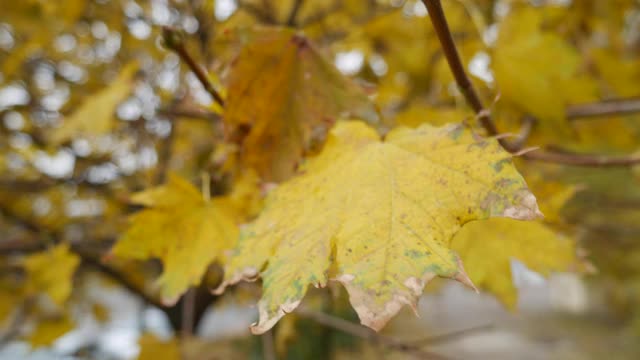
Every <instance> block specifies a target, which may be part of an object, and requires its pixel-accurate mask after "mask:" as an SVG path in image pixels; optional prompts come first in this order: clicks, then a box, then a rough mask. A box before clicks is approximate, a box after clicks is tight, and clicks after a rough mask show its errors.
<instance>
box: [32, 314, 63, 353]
mask: <svg viewBox="0 0 640 360" xmlns="http://www.w3.org/2000/svg"><path fill="white" fill-rule="evenodd" d="M37 321H38V322H37V324H36V327H35V329H34V330H33V332H31V333H30V334H29V336H28V337H27V340H28V341H29V343H30V344H31V346H33V347H39V346H48V345H51V343H52V342H54V341H55V340H57V339H59V338H60V337H61V336H62V335H64V334H66V333H68V332H69V331H71V330H72V329H73V328H74V325H75V324H74V323H73V321H72V319H71V318H70V316H69V315H68V314H63V315H61V316H60V317H55V318H39V319H38V320H37Z"/></svg>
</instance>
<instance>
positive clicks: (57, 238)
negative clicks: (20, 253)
mask: <svg viewBox="0 0 640 360" xmlns="http://www.w3.org/2000/svg"><path fill="white" fill-rule="evenodd" d="M0 215H2V216H3V217H4V218H6V219H9V220H10V221H12V222H14V223H16V224H17V225H18V226H20V227H23V228H24V229H26V230H28V231H29V232H32V233H34V234H42V233H46V234H47V235H48V236H50V237H51V238H52V239H53V244H59V243H60V242H62V236H61V235H60V234H58V233H56V232H51V231H48V230H45V229H43V228H42V226H40V225H39V224H37V223H35V222H32V221H31V220H29V219H26V218H24V217H22V216H20V215H18V214H16V213H14V212H13V211H11V210H10V209H8V208H6V207H0ZM31 248H34V246H33V245H29V246H28V249H31ZM45 248H46V247H45V246H44V244H42V245H41V246H40V250H44V249H45ZM12 249H13V250H17V249H16V248H15V247H14V248H12ZM70 250H71V251H72V252H73V253H74V254H76V255H77V256H78V257H79V258H80V259H82V261H83V262H84V263H85V264H86V265H89V266H91V267H94V268H95V269H97V270H99V271H100V272H101V273H102V274H104V275H106V276H107V277H109V278H111V279H112V280H114V281H116V282H117V283H119V284H120V285H122V286H123V287H124V288H126V289H127V290H129V291H131V292H132V293H134V294H136V295H138V296H139V297H140V298H142V299H143V300H144V301H145V302H146V303H149V304H151V305H154V306H156V307H158V308H160V309H165V308H166V306H164V305H162V303H161V302H160V301H159V300H157V299H155V298H154V297H152V296H151V295H149V294H147V293H146V292H145V291H144V290H142V289H140V288H138V287H137V286H136V285H135V284H134V283H133V282H131V281H130V280H128V279H127V278H126V277H125V276H123V275H122V274H120V273H119V272H118V271H116V270H115V269H113V268H111V267H109V266H107V265H105V264H103V263H102V262H101V261H100V260H99V259H98V258H97V257H96V256H94V255H91V254H89V253H88V252H87V251H84V250H82V249H81V248H80V247H79V246H76V245H72V246H71V247H70Z"/></svg>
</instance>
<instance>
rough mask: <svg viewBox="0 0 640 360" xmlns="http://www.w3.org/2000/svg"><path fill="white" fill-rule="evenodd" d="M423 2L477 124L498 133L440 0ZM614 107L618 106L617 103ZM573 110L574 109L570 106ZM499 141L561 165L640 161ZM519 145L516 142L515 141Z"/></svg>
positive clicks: (636, 157) (526, 156)
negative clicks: (452, 32) (526, 146)
mask: <svg viewBox="0 0 640 360" xmlns="http://www.w3.org/2000/svg"><path fill="white" fill-rule="evenodd" d="M422 2H423V3H424V5H425V6H426V7H427V10H428V11H429V18H430V19H431V23H432V24H433V27H434V29H435V31H436V34H437V35H438V39H439V41H440V45H441V46H442V50H443V52H444V54H445V57H446V59H447V62H448V63H449V68H450V69H451V72H452V73H453V76H454V78H455V80H456V83H457V84H458V87H459V88H460V90H461V91H462V94H463V95H464V97H465V99H466V100H467V102H468V103H469V105H470V106H471V108H472V109H473V110H474V111H475V112H476V114H477V116H478V119H479V120H480V124H481V125H482V127H483V128H484V129H485V130H486V131H487V133H488V135H490V136H496V135H499V131H498V129H497V128H496V125H495V123H494V122H493V120H492V119H491V114H490V112H489V111H488V110H487V109H485V108H484V107H483V105H482V102H481V101H480V97H479V96H478V93H477V92H476V90H475V88H474V87H473V84H472V83H471V80H470V79H469V76H468V75H467V73H466V71H465V68H464V65H463V64H462V61H461V59H460V54H459V53H458V50H457V48H456V45H455V42H454V41H453V37H452V35H451V31H450V29H449V25H448V24H447V20H446V17H445V14H444V10H443V9H442V4H441V2H440V0H422ZM627 107H628V108H634V107H633V106H627ZM617 109H620V105H619V104H618V107H617ZM573 112H574V113H575V110H573ZM498 141H499V142H500V145H502V147H503V148H504V149H505V150H506V151H508V152H510V153H514V154H519V155H522V158H524V159H527V160H535V161H545V162H551V163H556V164H562V165H574V166H587V167H613V166H631V165H635V164H640V155H629V156H622V157H607V156H603V155H588V154H574V153H559V152H555V151H549V150H539V149H533V150H531V151H528V152H521V150H522V148H520V147H518V146H514V144H512V143H510V142H508V141H507V140H506V139H505V138H499V139H498ZM515 145H518V144H515Z"/></svg>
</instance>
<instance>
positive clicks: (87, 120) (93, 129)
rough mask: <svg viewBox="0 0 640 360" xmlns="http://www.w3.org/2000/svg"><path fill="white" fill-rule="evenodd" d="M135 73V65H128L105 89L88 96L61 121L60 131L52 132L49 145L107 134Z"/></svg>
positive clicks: (129, 89)
mask: <svg viewBox="0 0 640 360" xmlns="http://www.w3.org/2000/svg"><path fill="white" fill-rule="evenodd" d="M137 69H138V65H137V64H135V63H131V64H128V65H127V66H125V67H124V68H123V69H122V71H121V72H120V74H119V75H118V77H117V78H116V79H114V80H113V82H111V83H110V84H109V85H108V86H107V87H105V88H104V89H102V90H100V91H98V92H97V93H95V94H92V95H89V96H87V100H85V101H84V102H83V103H82V104H81V105H80V106H79V107H78V108H77V109H76V110H75V111H74V112H73V113H72V114H71V115H69V116H67V117H65V118H64V119H63V120H62V125H61V126H60V127H58V128H55V129H53V130H51V132H50V135H49V140H50V141H51V143H52V144H54V145H56V144H62V143H64V142H66V141H69V140H73V139H75V138H77V137H78V136H96V135H102V134H106V133H108V132H110V131H111V130H112V129H113V125H114V119H115V114H114V113H115V111H116V108H117V106H118V105H119V104H120V103H121V102H122V101H124V100H125V99H126V98H127V97H128V96H129V93H130V92H131V87H132V77H133V75H134V74H135V73H136V71H137Z"/></svg>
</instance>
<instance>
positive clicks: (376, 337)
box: [296, 308, 448, 360]
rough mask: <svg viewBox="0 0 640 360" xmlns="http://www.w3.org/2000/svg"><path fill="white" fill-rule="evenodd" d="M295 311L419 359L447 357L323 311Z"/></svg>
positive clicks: (435, 359)
mask: <svg viewBox="0 0 640 360" xmlns="http://www.w3.org/2000/svg"><path fill="white" fill-rule="evenodd" d="M296 313H297V314H298V315H300V316H303V317H306V318H308V319H311V320H313V321H315V322H317V323H319V324H322V325H324V326H327V327H330V328H333V329H336V330H338V331H341V332H344V333H347V334H349V335H352V336H355V337H359V338H362V339H365V340H368V341H371V342H373V343H378V344H382V345H384V346H386V347H388V348H390V349H393V350H397V351H402V352H406V353H408V354H411V355H413V356H415V357H417V358H419V359H434V360H444V359H448V358H447V357H444V356H442V355H439V354H435V353H432V352H429V351H425V350H423V349H421V348H420V347H418V346H415V345H411V344H407V343H405V342H402V341H400V340H396V339H394V338H391V337H388V336H384V335H380V334H378V333H376V332H375V331H373V330H371V329H368V328H366V327H363V326H361V325H358V324H354V323H352V322H349V321H347V320H344V319H341V318H338V317H335V316H332V315H329V314H326V313H323V312H319V311H313V310H309V309H306V308H298V310H296Z"/></svg>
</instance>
